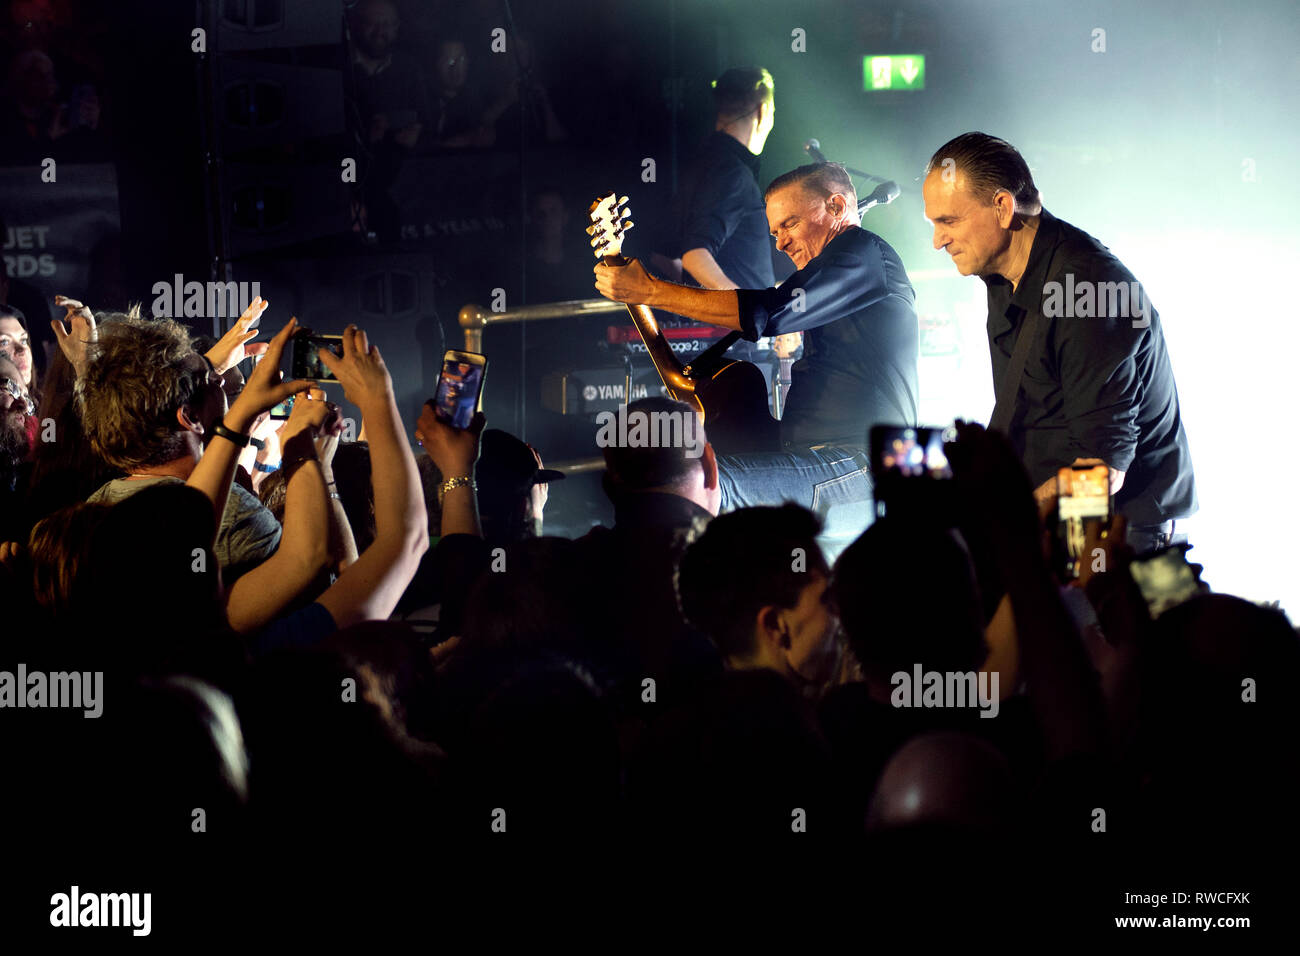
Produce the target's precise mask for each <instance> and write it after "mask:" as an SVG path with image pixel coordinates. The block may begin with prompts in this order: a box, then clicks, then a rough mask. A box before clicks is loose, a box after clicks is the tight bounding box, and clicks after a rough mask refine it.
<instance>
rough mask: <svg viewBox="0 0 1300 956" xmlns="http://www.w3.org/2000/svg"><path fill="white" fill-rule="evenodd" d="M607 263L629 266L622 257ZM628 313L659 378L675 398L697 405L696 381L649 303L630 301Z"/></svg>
mask: <svg viewBox="0 0 1300 956" xmlns="http://www.w3.org/2000/svg"><path fill="white" fill-rule="evenodd" d="M605 262H606V263H607V264H608V265H611V266H625V265H627V260H626V259H624V258H623V257H622V256H606V257H605ZM627 312H628V315H630V316H631V317H632V324H633V325H635V326H636V330H637V332H638V333H639V334H640V336H641V341H642V342H644V343H645V348H646V352H647V354H649V356H650V361H652V362H654V364H655V370H656V371H657V372H658V373H659V378H660V380H661V381H662V382H663V383H664V386H665V387H666V388H667V389H668V391H669V393H670V394H671V395H672V397H673V398H675V399H677V400H678V401H679V402H689V403H690V404H692V405H694V404H697V403H696V400H695V382H693V381H692V380H691V378H690V377H689V376H688V375H687V374H686V373H685V372H684V371H683V370H682V369H683V367H682V363H681V360H680V359H678V358H677V355H676V353H675V352H673V349H672V346H671V345H669V343H668V338H667V337H666V336H665V335H664V333H663V330H662V329H660V328H659V322H658V320H657V319H655V316H654V312H652V311H651V310H650V306H648V305H633V304H632V303H630V302H629V303H627Z"/></svg>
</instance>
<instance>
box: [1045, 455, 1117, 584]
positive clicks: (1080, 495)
mask: <svg viewBox="0 0 1300 956" xmlns="http://www.w3.org/2000/svg"><path fill="white" fill-rule="evenodd" d="M1056 507H1057V522H1056V537H1057V544H1056V549H1057V562H1058V568H1059V570H1060V573H1061V575H1062V578H1063V579H1065V580H1068V579H1070V578H1077V577H1078V576H1079V563H1080V561H1082V560H1084V558H1085V557H1086V556H1085V555H1084V553H1083V551H1084V543H1085V541H1086V539H1087V523H1088V522H1090V521H1101V522H1107V521H1109V520H1110V469H1109V468H1107V467H1106V466H1105V465H1071V466H1070V467H1067V468H1061V469H1059V470H1058V471H1057V473H1056Z"/></svg>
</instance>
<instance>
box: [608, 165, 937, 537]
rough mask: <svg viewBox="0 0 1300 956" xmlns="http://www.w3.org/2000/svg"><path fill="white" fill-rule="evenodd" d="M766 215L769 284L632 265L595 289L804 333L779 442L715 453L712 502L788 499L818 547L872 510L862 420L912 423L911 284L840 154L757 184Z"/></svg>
mask: <svg viewBox="0 0 1300 956" xmlns="http://www.w3.org/2000/svg"><path fill="white" fill-rule="evenodd" d="M766 201H767V210H766V211H767V221H768V225H769V227H770V228H771V231H772V235H773V236H774V237H775V238H776V244H777V248H778V249H780V250H781V251H782V252H784V253H785V254H786V255H788V256H789V257H790V259H791V261H793V262H794V264H795V267H796V269H797V270H798V271H796V272H795V273H794V274H793V275H792V276H791V277H790V278H789V279H787V280H786V281H785V282H784V283H782V284H781V286H780V287H779V288H771V289H740V290H737V291H734V292H733V291H729V290H716V291H715V290H708V289H693V288H690V287H688V286H682V285H676V284H674V283H671V282H666V281H663V280H660V279H653V278H651V277H650V276H649V275H648V274H647V273H646V272H645V270H644V269H643V268H642V267H641V266H640V264H638V263H635V262H633V263H631V264H629V265H628V266H625V267H622V268H613V267H610V266H607V265H604V264H600V265H597V266H596V288H597V289H598V290H599V291H600V293H601V295H604V296H606V297H607V298H610V299H614V300H616V301H619V302H639V303H644V304H646V305H649V306H652V307H656V308H664V309H667V310H668V311H671V312H675V313H677V314H678V315H685V316H688V317H690V318H692V319H697V320H699V321H702V322H709V323H711V324H714V325H721V326H723V327H725V328H729V329H735V330H738V331H740V332H741V333H742V335H743V336H744V337H745V338H747V339H749V340H750V341H757V340H758V339H759V338H760V337H761V336H764V335H781V334H784V333H787V332H800V331H802V332H805V333H806V334H805V336H804V356H803V358H802V359H801V360H800V361H799V362H798V363H797V364H796V365H795V367H794V371H793V385H792V386H791V389H790V397H789V400H788V403H787V406H786V411H785V416H784V417H783V419H782V421H781V436H782V443H783V445H784V451H783V452H782V453H777V454H749V455H730V456H723V457H720V458H719V459H718V469H719V474H720V482H721V486H722V510H724V511H730V510H734V509H735V508H740V507H749V506H753V505H765V504H780V503H781V502H783V501H787V500H791V501H795V502H796V503H798V504H801V505H803V506H804V507H807V508H810V509H812V510H813V511H815V512H817V513H818V514H820V515H821V516H822V517H823V518H824V519H825V521H826V525H827V536H828V539H830V540H826V541H824V546H826V547H828V549H829V550H831V551H835V542H834V539H836V538H843V537H849V538H852V537H856V536H857V534H859V533H860V532H861V531H862V529H863V528H864V527H866V525H867V524H869V523H870V522H871V508H870V504H869V502H870V498H871V480H870V462H869V460H868V458H867V455H866V449H865V446H866V442H867V432H868V430H869V429H870V428H871V426H872V425H875V424H898V425H914V424H916V414H917V411H916V410H917V393H918V389H917V371H916V364H917V350H918V344H917V343H918V332H917V319H916V309H915V306H914V302H915V294H914V293H913V291H912V286H911V283H910V282H909V281H908V278H907V273H906V271H905V270H904V269H903V263H902V261H901V260H900V259H899V258H898V254H897V253H896V252H894V250H893V249H892V248H891V247H890V246H889V244H888V243H886V242H885V241H884V240H883V239H881V238H880V237H879V236H877V235H875V234H874V233H870V232H867V231H866V230H864V229H862V228H861V227H860V226H859V225H858V221H859V219H858V210H857V192H856V191H855V190H854V188H853V183H852V181H851V180H850V178H849V174H848V172H847V171H846V170H845V169H844V167H843V166H841V165H839V164H838V163H813V164H810V165H807V166H800V167H799V168H798V169H795V170H793V171H791V172H789V173H786V174H785V175H784V176H780V177H778V178H777V179H776V180H775V181H774V182H773V183H772V184H771V185H770V186H769V187H768V189H767V195H766Z"/></svg>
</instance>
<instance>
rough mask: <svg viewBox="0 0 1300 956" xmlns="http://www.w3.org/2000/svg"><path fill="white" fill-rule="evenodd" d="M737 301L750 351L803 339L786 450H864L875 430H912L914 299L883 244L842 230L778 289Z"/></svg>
mask: <svg viewBox="0 0 1300 956" xmlns="http://www.w3.org/2000/svg"><path fill="white" fill-rule="evenodd" d="M737 296H738V298H739V305H740V327H741V331H742V334H743V335H744V337H745V338H747V339H749V340H750V341H751V342H752V341H756V340H757V339H758V338H759V337H760V336H764V335H782V334H784V333H786V332H803V333H804V337H803V358H801V359H800V360H799V361H798V362H796V363H795V364H794V367H793V368H792V369H791V375H790V377H791V386H790V395H789V398H788V399H787V400H786V407H785V414H784V416H783V417H782V419H781V438H782V440H783V441H784V442H785V443H786V444H787V445H788V446H791V445H794V446H798V445H820V444H838V445H857V446H865V445H866V443H867V432H868V431H869V429H870V428H871V426H873V425H915V424H916V415H917V394H918V389H917V374H916V362H917V350H918V329H917V319H916V305H915V303H916V294H915V293H914V292H913V291H912V283H911V282H910V281H908V278H907V272H906V270H904V268H903V262H902V260H901V259H899V258H898V253H896V252H895V251H894V250H893V248H892V247H891V246H890V245H889V243H887V242H885V240H883V239H881V238H880V237H879V236H877V235H876V234H875V233H873V232H867V231H866V230H865V229H862V228H859V227H856V226H855V227H853V228H851V229H847V230H845V231H844V232H842V233H840V234H839V235H838V236H836V237H835V238H834V239H832V240H831V241H830V242H829V243H827V245H826V248H825V249H823V250H822V252H821V255H819V256H817V257H816V258H814V259H813V260H812V261H811V262H809V263H808V264H807V265H806V266H804V267H803V268H802V269H800V270H799V271H797V272H795V273H794V275H792V276H790V278H788V279H786V280H785V282H783V283H782V284H781V286H780V288H775V289H765V290H754V289H741V290H739V291H738V292H737Z"/></svg>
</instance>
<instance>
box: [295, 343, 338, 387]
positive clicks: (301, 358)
mask: <svg viewBox="0 0 1300 956" xmlns="http://www.w3.org/2000/svg"><path fill="white" fill-rule="evenodd" d="M322 349H328V350H329V351H330V352H332V353H333V354H335V355H342V354H343V336H341V335H314V334H312V333H311V332H310V331H308V330H302V331H299V332H296V333H295V334H294V336H293V358H292V360H291V362H290V369H291V371H290V377H291V378H302V379H307V380H308V381H310V382H337V381H338V379H336V378H335V377H334V373H333V372H331V371H330V370H329V369H327V368H326V367H325V365H324V363H323V362H321V360H320V353H321V350H322Z"/></svg>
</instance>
